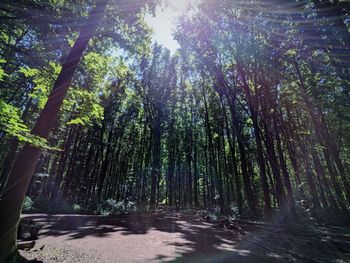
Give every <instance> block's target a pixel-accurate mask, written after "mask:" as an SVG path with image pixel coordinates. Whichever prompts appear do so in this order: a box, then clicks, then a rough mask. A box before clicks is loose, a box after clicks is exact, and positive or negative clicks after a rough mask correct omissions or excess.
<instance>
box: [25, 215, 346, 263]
mask: <svg viewBox="0 0 350 263" xmlns="http://www.w3.org/2000/svg"><path fill="white" fill-rule="evenodd" d="M23 217H24V218H26V219H31V220H34V221H35V222H36V223H38V224H41V225H42V226H43V227H42V228H41V230H40V232H39V239H38V240H37V241H36V245H35V247H34V249H32V250H31V251H28V252H22V254H23V255H24V256H25V257H27V258H28V259H33V258H37V259H41V260H43V261H44V262H49V263H50V262H84V263H89V262H113V263H114V262H123V263H129V262H130V263H131V262H140V263H144V262H194V263H195V262H292V261H293V260H292V259H291V257H289V258H288V257H287V256H286V254H285V253H284V252H283V251H282V252H281V250H280V249H277V250H274V249H272V248H269V242H267V243H266V242H265V243H266V244H265V245H263V246H262V245H261V242H259V240H261V239H262V237H263V235H264V234H265V235H266V233H265V232H266V231H259V233H251V234H250V235H248V236H245V237H244V238H243V239H241V238H238V237H237V236H235V235H233V234H232V233H230V232H229V231H227V230H225V229H223V228H222V227H219V226H216V225H214V224H212V223H207V222H203V221H202V220H200V219H199V218H198V217H196V216H195V215H194V214H191V213H189V214H186V213H178V212H165V211H160V212H157V213H154V214H151V215H147V214H144V215H130V216H125V217H104V216H91V215H45V214H31V215H24V216H23ZM271 231H272V230H271V229H269V230H268V232H271ZM320 242H321V241H320ZM272 243H273V241H271V244H272ZM295 245H300V243H299V244H298V242H297V243H296V244H295ZM43 246H44V248H43V249H42V250H40V248H42V247H43ZM266 246H267V247H266ZM278 246H279V247H281V246H282V244H280V245H278ZM286 249H287V250H288V247H287V248H286ZM301 249H302V251H304V250H305V254H306V256H305V257H303V255H295V256H296V258H295V261H294V262H347V261H339V260H340V258H341V257H343V256H344V258H346V253H347V252H346V251H345V252H342V251H340V252H339V251H337V253H335V254H334V255H331V257H324V256H323V255H322V250H321V251H320V253H321V255H320V257H319V258H318V259H317V258H315V259H312V256H310V251H312V250H306V249H304V250H303V248H301ZM316 249H317V247H316ZM321 249H322V248H321ZM276 251H277V253H276ZM342 253H344V254H343V255H342ZM292 258H293V257H292ZM320 259H321V260H320ZM322 259H324V260H325V261H323V260H322ZM345 260H346V259H345Z"/></svg>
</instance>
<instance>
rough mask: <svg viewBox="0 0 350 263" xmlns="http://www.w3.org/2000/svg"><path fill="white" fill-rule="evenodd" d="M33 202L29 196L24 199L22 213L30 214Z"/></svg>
mask: <svg viewBox="0 0 350 263" xmlns="http://www.w3.org/2000/svg"><path fill="white" fill-rule="evenodd" d="M33 203H34V202H33V200H32V199H31V198H30V197H29V196H25V197H24V201H23V206H22V211H23V212H29V211H31V210H32V209H33Z"/></svg>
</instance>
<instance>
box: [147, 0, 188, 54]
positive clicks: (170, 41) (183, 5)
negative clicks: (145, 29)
mask: <svg viewBox="0 0 350 263" xmlns="http://www.w3.org/2000/svg"><path fill="white" fill-rule="evenodd" d="M190 1H191V0H168V7H166V8H165V7H157V9H156V16H155V17H153V16H152V15H150V14H147V15H146V17H145V20H146V23H147V24H148V25H149V26H150V27H152V28H153V31H154V34H153V41H156V42H157V43H159V44H161V45H163V46H165V47H167V48H168V49H169V50H170V52H171V54H174V53H175V51H176V49H177V48H179V44H178V43H177V41H176V40H174V37H173V36H172V33H173V31H174V29H175V24H174V21H175V20H176V18H177V17H178V16H180V15H182V14H183V13H184V12H186V9H188V4H189V2H190Z"/></svg>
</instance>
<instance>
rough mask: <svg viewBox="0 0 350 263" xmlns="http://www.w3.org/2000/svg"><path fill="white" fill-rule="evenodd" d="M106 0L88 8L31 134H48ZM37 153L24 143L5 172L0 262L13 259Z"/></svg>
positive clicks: (0, 206) (1, 205) (0, 223)
mask: <svg viewBox="0 0 350 263" xmlns="http://www.w3.org/2000/svg"><path fill="white" fill-rule="evenodd" d="M106 4H107V1H106V0H102V1H100V2H98V3H97V5H96V7H95V8H94V9H93V11H92V12H91V14H90V16H89V19H88V21H87V23H86V25H85V26H84V27H83V28H82V30H81V32H80V35H79V37H78V38H77V40H76V42H75V44H74V46H73V48H72V49H71V51H70V53H69V55H68V57H67V59H66V61H65V63H64V64H63V66H62V70H61V72H60V74H59V76H58V78H57V80H56V82H55V84H54V87H53V90H52V92H51V94H50V96H49V98H48V101H47V103H46V105H45V107H44V109H43V110H42V112H41V114H40V116H39V117H38V119H37V122H36V124H35V126H34V128H33V130H32V134H35V135H38V136H40V137H43V138H45V139H47V138H48V136H49V133H50V131H51V130H52V129H53V127H54V125H55V123H56V121H57V119H58V113H59V109H60V107H61V105H62V102H63V100H64V98H65V96H66V94H67V91H68V88H69V85H70V83H71V81H72V78H73V75H74V72H75V70H76V68H77V66H78V64H79V61H80V59H81V57H82V54H83V52H84V50H85V49H86V46H87V44H88V42H89V40H90V38H91V37H92V36H93V34H94V32H95V31H96V28H97V26H98V23H99V21H100V20H101V19H102V17H103V15H104V11H105V8H106ZM40 154H41V149H39V148H37V147H35V146H33V145H30V144H26V145H25V146H24V147H23V149H22V151H21V152H20V153H19V156H18V158H17V160H16V161H15V163H14V165H13V169H12V171H11V173H10V175H9V179H8V182H7V184H6V187H5V189H4V192H3V195H2V197H1V200H0V213H1V216H0V236H1V239H2V242H1V245H0V262H16V261H17V259H16V258H17V257H18V251H17V244H16V236H17V226H18V221H19V217H20V213H21V207H22V203H23V200H24V196H25V194H26V191H27V188H28V185H29V183H30V180H31V177H32V175H33V172H34V169H35V166H36V164H37V162H38V160H39V157H40Z"/></svg>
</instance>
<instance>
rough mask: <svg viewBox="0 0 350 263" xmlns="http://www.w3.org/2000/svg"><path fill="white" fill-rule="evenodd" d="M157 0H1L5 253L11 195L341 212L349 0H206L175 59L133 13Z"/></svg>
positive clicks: (0, 186) (187, 18)
mask: <svg viewBox="0 0 350 263" xmlns="http://www.w3.org/2000/svg"><path fill="white" fill-rule="evenodd" d="M164 4H165V5H166V3H161V2H157V1H151V0H148V1H145V0H144V1H142V0H138V1H126V0H118V1H117V0H116V1H114V0H110V1H108V2H107V1H105V0H100V1H94V0H79V1H54V0H52V1H51V0H50V1H41V0H35V1H34V0H33V1H21V0H18V1H6V0H5V1H1V4H0V21H1V25H0V81H1V82H0V83H1V89H0V120H1V121H0V125H1V131H0V149H1V150H0V172H1V177H0V192H1V201H0V209H1V211H0V214H1V216H0V224H1V231H0V233H1V235H4V237H6V238H7V239H8V240H9V244H8V245H4V246H3V245H1V246H2V248H1V253H5V252H4V250H9V251H12V248H13V249H14V247H15V245H14V243H13V242H14V241H13V240H14V239H15V237H14V233H16V232H15V231H16V227H17V226H16V222H17V221H18V218H19V215H20V211H21V205H22V202H23V200H24V202H25V203H26V202H30V203H31V204H33V206H34V208H36V209H39V210H40V209H41V210H44V211H50V212H62V211H63V212H67V211H68V210H69V209H71V210H72V209H73V210H74V209H76V210H79V211H80V212H84V213H101V212H103V211H104V209H106V207H107V206H111V205H113V204H123V206H124V209H127V208H128V206H130V207H131V206H135V207H138V206H143V207H148V208H150V209H151V208H153V207H156V206H157V205H159V204H165V205H169V206H174V207H177V208H191V207H197V208H202V209H206V210H209V211H216V212H217V213H222V214H235V215H237V216H238V215H248V216H252V217H253V216H254V217H260V218H262V217H264V218H267V219H268V218H273V217H276V216H279V217H280V218H287V219H288V220H293V219H295V220H297V218H303V217H312V218H316V219H319V220H321V219H324V218H325V217H326V215H330V214H347V213H348V211H349V208H350V206H349V203H350V133H349V129H350V85H349V84H350V32H349V31H350V20H349V16H350V2H348V1H340V0H339V1H330V0H329V1H318V0H308V1H274V0H260V1H256V0H252V1H233V0H202V1H199V2H198V3H196V4H193V5H192V6H190V7H189V8H188V12H187V13H185V14H184V15H183V16H182V17H181V18H179V19H178V21H176V30H175V32H174V38H175V39H176V40H177V41H178V43H179V45H180V48H179V49H178V50H177V51H176V52H175V53H174V54H172V53H171V52H170V51H169V50H168V49H167V48H166V47H163V46H161V45H159V44H157V43H154V42H152V37H151V34H152V29H151V28H150V27H149V26H148V25H147V23H145V21H144V17H145V15H146V14H147V13H154V12H155V8H156V6H157V5H164ZM4 240H5V239H4ZM10 247H12V248H10ZM4 255H5V254H4Z"/></svg>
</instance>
